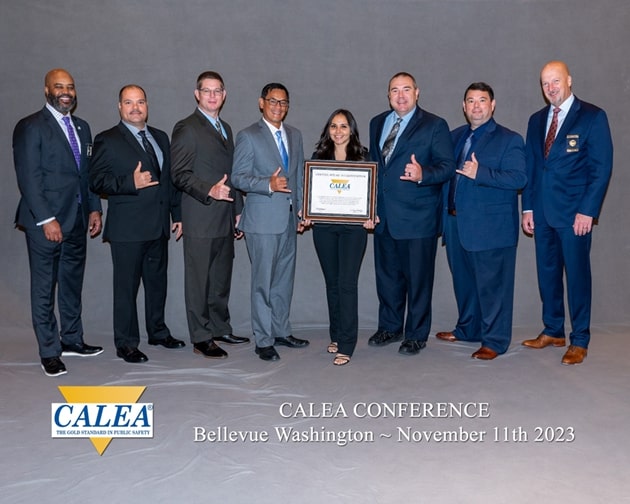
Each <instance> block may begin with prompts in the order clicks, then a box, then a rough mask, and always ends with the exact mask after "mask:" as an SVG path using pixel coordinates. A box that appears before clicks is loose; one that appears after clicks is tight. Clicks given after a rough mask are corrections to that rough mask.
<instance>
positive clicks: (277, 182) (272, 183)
mask: <svg viewBox="0 0 630 504" xmlns="http://www.w3.org/2000/svg"><path fill="white" fill-rule="evenodd" d="M281 171H282V168H281V167H280V166H278V169H277V170H276V171H275V172H274V174H273V175H272V176H271V179H269V187H270V189H271V190H272V191H273V192H291V189H289V187H288V183H289V181H288V179H287V178H286V177H281V176H280V172H281Z"/></svg>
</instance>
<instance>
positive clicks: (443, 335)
mask: <svg viewBox="0 0 630 504" xmlns="http://www.w3.org/2000/svg"><path fill="white" fill-rule="evenodd" d="M435 337H436V338H437V339H441V340H442V341H450V342H451V343H453V342H454V341H457V338H456V337H455V335H454V334H453V333H452V332H439V333H437V334H436V335H435Z"/></svg>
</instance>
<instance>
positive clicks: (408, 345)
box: [398, 339, 427, 355]
mask: <svg viewBox="0 0 630 504" xmlns="http://www.w3.org/2000/svg"><path fill="white" fill-rule="evenodd" d="M425 346H427V343H426V341H418V340H410V339H406V340H404V341H403V342H402V344H401V345H400V348H399V349H398V353H399V354H403V355H416V354H419V353H420V350H422V349H423V348H424V347H425Z"/></svg>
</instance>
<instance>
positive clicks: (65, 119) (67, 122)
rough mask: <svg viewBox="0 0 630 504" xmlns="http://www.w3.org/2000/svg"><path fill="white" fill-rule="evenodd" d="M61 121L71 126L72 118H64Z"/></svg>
mask: <svg viewBox="0 0 630 504" xmlns="http://www.w3.org/2000/svg"><path fill="white" fill-rule="evenodd" d="M61 120H62V121H63V122H64V123H65V124H66V126H70V117H69V116H63V117H62V118H61Z"/></svg>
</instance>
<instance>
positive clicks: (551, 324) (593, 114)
mask: <svg viewBox="0 0 630 504" xmlns="http://www.w3.org/2000/svg"><path fill="white" fill-rule="evenodd" d="M540 84H541V87H542V91H543V94H544V95H545V98H546V99H547V101H548V102H549V106H546V107H544V108H543V109H541V110H539V111H538V112H536V113H535V114H533V115H532V116H531V117H530V119H529V124H528V126H527V140H526V162H527V185H526V186H525V189H524V190H523V202H522V205H523V217H522V227H523V230H524V231H525V233H527V234H528V235H530V236H531V235H532V234H533V235H534V241H535V245H536V267H537V272H538V288H539V291H540V297H541V300H542V319H543V325H544V328H543V331H542V332H541V333H540V334H539V335H538V337H537V338H535V339H530V340H526V341H523V345H525V346H526V347H529V348H536V349H540V348H545V347H547V346H554V347H563V346H565V344H566V339H565V330H564V323H565V312H564V284H563V275H564V274H566V279H567V301H568V306H569V316H570V318H571V333H570V335H569V338H570V345H569V348H568V349H567V351H566V353H565V354H564V356H563V357H562V361H561V362H562V364H565V365H573V364H580V363H582V362H583V361H584V359H585V358H586V355H587V349H588V344H589V341H590V322H591V264H590V252H591V241H592V231H593V224H594V223H595V222H594V221H595V219H597V217H598V216H599V212H600V209H601V206H602V203H603V200H604V196H605V194H606V189H607V187H608V182H609V180H610V176H611V173H612V158H613V145H612V138H611V135H610V128H609V126H608V118H607V116H606V112H604V111H603V110H602V109H600V108H599V107H596V106H595V105H592V104H590V103H587V102H584V101H581V100H580V99H578V98H577V97H576V96H575V95H574V94H573V93H572V91H571V84H572V78H571V75H570V73H569V69H568V67H567V65H566V64H565V63H564V62H562V61H550V62H549V63H547V64H546V65H545V66H544V67H543V69H542V71H541V73H540Z"/></svg>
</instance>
